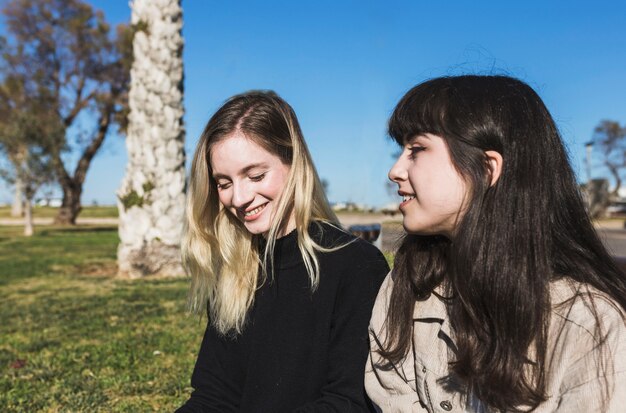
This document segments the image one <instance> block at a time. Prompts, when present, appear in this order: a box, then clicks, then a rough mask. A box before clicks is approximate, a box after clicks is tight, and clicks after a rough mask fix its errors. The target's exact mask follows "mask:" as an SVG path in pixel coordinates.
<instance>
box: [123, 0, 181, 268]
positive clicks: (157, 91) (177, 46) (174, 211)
mask: <svg viewBox="0 0 626 413" xmlns="http://www.w3.org/2000/svg"><path fill="white" fill-rule="evenodd" d="M131 8H132V17H131V21H132V24H133V25H135V27H136V28H137V29H138V31H137V32H136V34H135V37H134V40H133V53H134V62H133V66H132V69H131V87H130V92H129V105H130V114H129V119H128V120H129V126H128V133H127V138H126V147H127V149H128V165H127V168H126V176H125V177H124V180H123V181H122V185H121V187H120V189H119V191H118V200H119V201H118V209H119V211H120V224H119V234H120V240H121V243H120V245H119V247H118V254H117V257H118V266H119V274H120V275H121V276H126V277H130V278H137V277H141V276H145V275H153V274H155V275H182V274H183V270H182V267H181V264H180V236H181V229H182V225H183V213H184V204H185V186H186V184H185V152H184V137H185V129H184V125H183V113H184V109H183V89H182V84H183V61H182V50H183V38H182V34H181V31H182V26H183V19H182V9H181V6H180V0H134V1H133V2H132V3H131Z"/></svg>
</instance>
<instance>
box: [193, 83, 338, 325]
mask: <svg viewBox="0 0 626 413" xmlns="http://www.w3.org/2000/svg"><path fill="white" fill-rule="evenodd" d="M234 132H240V133H243V134H244V135H245V136H246V137H247V138H249V139H251V140H253V141H254V142H255V143H257V144H258V145H260V146H261V147H263V148H264V149H265V150H267V151H268V152H270V153H272V154H274V155H276V156H278V157H279V158H280V159H281V161H282V162H283V163H284V164H285V165H289V166H290V169H289V174H288V178H287V182H286V183H285V186H284V188H283V190H282V193H281V196H280V198H279V199H278V201H277V207H276V212H275V213H274V215H273V217H272V221H271V225H270V230H269V232H268V234H267V236H266V237H267V246H266V248H265V251H264V253H263V256H260V252H259V239H260V238H259V236H255V235H252V234H251V233H250V232H248V231H247V229H246V228H245V227H244V226H243V225H242V224H241V223H240V221H239V220H238V219H237V218H236V217H234V216H233V215H232V213H231V212H229V211H228V210H226V209H225V208H222V207H221V205H220V202H219V199H218V194H217V184H216V182H215V180H214V179H213V177H212V174H211V164H210V151H211V148H212V146H213V145H214V144H215V143H217V142H219V141H220V140H222V139H225V138H228V137H229V136H231V135H232V134H233V133H234ZM296 189H297V190H296ZM292 214H293V217H294V220H295V225H296V231H297V234H298V239H297V243H298V248H299V250H300V252H301V254H302V258H303V261H304V265H305V267H306V270H307V273H308V275H309V278H310V281H311V289H312V291H314V290H315V289H316V288H317V286H318V284H319V262H318V259H317V257H316V251H320V252H326V251H332V250H335V249H337V248H331V249H328V248H323V247H322V246H320V245H318V244H317V243H316V242H315V241H314V240H313V239H311V237H310V235H309V232H308V229H309V225H310V224H311V223H312V222H327V223H330V224H332V225H335V226H337V227H338V226H339V223H338V220H337V217H336V216H335V214H334V212H333V211H332V209H331V208H330V206H329V205H328V201H327V200H326V195H325V194H324V190H323V187H322V184H321V181H320V179H319V177H318V175H317V172H316V170H315V166H314V165H313V161H312V159H311V155H310V153H309V150H308V148H307V146H306V143H305V141H304V137H303V136H302V132H301V130H300V126H299V124H298V120H297V118H296V115H295V113H294V111H293V109H292V108H291V106H289V104H288V103H287V102H285V101H284V100H283V99H281V98H280V97H279V96H278V95H277V94H276V93H274V92H271V91H251V92H247V93H244V94H241V95H237V96H234V97H232V98H230V99H229V100H228V101H227V102H226V103H225V104H224V105H223V106H222V107H221V108H220V109H219V110H218V111H217V112H216V113H215V114H214V115H213V116H212V117H211V119H210V120H209V122H208V123H207V125H206V127H205V129H204V131H203V133H202V135H201V137H200V142H199V143H198V146H197V148H196V152H195V154H194V158H193V163H192V167H191V178H190V182H189V192H188V195H187V205H186V220H185V227H184V230H183V240H182V246H181V249H182V258H183V264H184V266H185V268H186V270H187V272H188V273H189V274H190V275H191V288H190V292H189V309H190V310H191V311H192V312H194V313H197V314H203V313H204V312H205V311H207V313H208V316H209V320H210V322H211V323H212V324H213V326H214V327H215V328H216V330H217V331H218V332H220V333H222V334H228V333H241V331H242V329H243V326H244V324H245V321H246V315H247V313H248V309H249V308H250V306H251V305H252V303H253V301H254V294H255V291H256V289H257V287H258V285H259V283H263V282H264V281H265V280H266V279H267V277H268V274H267V268H268V265H267V264H268V262H269V263H270V268H273V262H272V260H273V251H274V246H275V242H276V239H277V237H278V236H279V235H281V234H282V233H284V231H285V229H286V226H287V224H288V222H289V219H290V217H291V216H292ZM259 265H260V266H261V271H260V272H259ZM207 305H208V307H207Z"/></svg>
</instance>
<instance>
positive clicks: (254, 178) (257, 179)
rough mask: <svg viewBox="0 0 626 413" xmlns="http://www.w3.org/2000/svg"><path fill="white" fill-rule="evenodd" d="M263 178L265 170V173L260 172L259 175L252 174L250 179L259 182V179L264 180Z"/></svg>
mask: <svg viewBox="0 0 626 413" xmlns="http://www.w3.org/2000/svg"><path fill="white" fill-rule="evenodd" d="M263 178H265V172H264V173H262V174H259V175H253V176H251V177H250V180H251V181H252V182H259V181H262V180H263Z"/></svg>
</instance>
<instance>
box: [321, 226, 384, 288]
mask: <svg viewBox="0 0 626 413" xmlns="http://www.w3.org/2000/svg"><path fill="white" fill-rule="evenodd" d="M310 234H311V238H312V239H313V241H314V242H315V243H316V244H317V245H318V246H319V247H321V250H319V251H318V254H317V256H318V259H319V260H320V264H321V265H322V267H324V268H325V271H324V272H325V273H326V274H327V275H328V272H332V273H335V274H337V275H338V276H340V277H341V278H342V279H345V280H346V281H350V280H354V281H357V280H362V279H363V277H366V278H370V279H372V280H374V286H375V288H376V290H378V287H380V283H381V282H382V280H383V278H384V277H385V275H386V274H387V272H389V265H388V264H387V260H386V259H385V256H384V255H383V253H382V252H381V251H380V250H379V249H378V248H376V247H375V246H374V245H372V244H370V243H369V242H367V241H364V240H362V239H359V238H357V237H355V236H353V235H352V234H350V233H348V232H347V231H345V230H343V229H342V228H340V227H337V226H334V225H332V224H328V223H321V222H315V223H313V224H312V225H311V230H310Z"/></svg>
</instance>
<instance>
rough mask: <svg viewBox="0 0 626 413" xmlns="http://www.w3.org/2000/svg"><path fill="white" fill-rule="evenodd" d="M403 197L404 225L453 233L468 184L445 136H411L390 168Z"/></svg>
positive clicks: (428, 232) (427, 231) (414, 230)
mask: <svg viewBox="0 0 626 413" xmlns="http://www.w3.org/2000/svg"><path fill="white" fill-rule="evenodd" d="M389 179H391V180H392V181H393V182H395V183H397V184H398V194H399V195H400V196H402V197H403V201H402V202H401V203H400V211H401V212H402V215H403V221H402V223H403V226H404V229H405V230H406V231H407V232H409V233H413V234H421V235H431V234H442V235H446V236H448V237H451V236H452V235H453V234H454V230H455V226H456V223H457V221H458V218H459V215H460V213H461V212H462V209H463V201H464V199H465V197H466V195H467V186H466V184H465V181H464V180H463V178H462V177H461V175H460V174H459V173H458V172H457V170H456V168H455V167H454V164H453V163H452V159H451V158H450V151H449V150H448V146H447V145H446V142H445V140H444V139H443V138H441V137H439V136H436V135H432V134H424V135H419V136H416V137H415V138H413V139H411V140H410V141H409V142H408V143H407V144H406V145H405V146H404V149H403V150H402V153H401V154H400V156H399V157H398V160H397V161H396V163H395V164H394V165H393V167H392V168H391V170H390V171H389Z"/></svg>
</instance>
